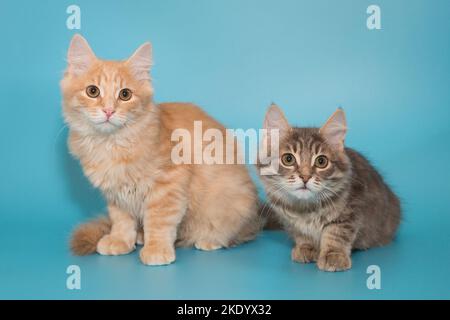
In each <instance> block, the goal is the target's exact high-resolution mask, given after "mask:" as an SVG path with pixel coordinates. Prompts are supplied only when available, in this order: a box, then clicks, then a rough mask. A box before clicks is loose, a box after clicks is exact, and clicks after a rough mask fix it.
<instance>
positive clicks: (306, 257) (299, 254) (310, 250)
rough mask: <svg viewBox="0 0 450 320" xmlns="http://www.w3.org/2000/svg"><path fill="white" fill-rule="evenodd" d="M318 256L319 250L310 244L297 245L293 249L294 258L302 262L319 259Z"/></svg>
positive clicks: (292, 255) (292, 256)
mask: <svg viewBox="0 0 450 320" xmlns="http://www.w3.org/2000/svg"><path fill="white" fill-rule="evenodd" d="M318 256H319V252H318V251H317V249H316V248H315V247H314V246H312V245H310V244H301V245H296V246H295V247H294V248H292V251H291V258H292V260H293V261H296V262H300V263H310V262H314V261H317V258H318Z"/></svg>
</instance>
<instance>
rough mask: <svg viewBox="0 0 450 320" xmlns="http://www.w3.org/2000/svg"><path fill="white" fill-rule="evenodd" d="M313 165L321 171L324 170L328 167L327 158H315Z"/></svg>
mask: <svg viewBox="0 0 450 320" xmlns="http://www.w3.org/2000/svg"><path fill="white" fill-rule="evenodd" d="M314 165H315V166H316V167H317V168H321V169H323V168H325V167H326V166H327V165H328V158H327V157H325V156H318V157H317V158H316V160H315V161H314Z"/></svg>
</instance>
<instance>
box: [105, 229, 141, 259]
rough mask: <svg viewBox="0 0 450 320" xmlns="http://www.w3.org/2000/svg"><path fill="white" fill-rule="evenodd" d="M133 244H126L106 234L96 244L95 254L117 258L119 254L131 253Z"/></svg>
mask: <svg viewBox="0 0 450 320" xmlns="http://www.w3.org/2000/svg"><path fill="white" fill-rule="evenodd" d="M134 248H135V246H134V244H130V243H127V242H126V241H124V240H122V239H120V238H118V237H116V236H112V235H110V234H107V235H105V236H103V238H101V239H100V241H99V242H98V243H97V252H98V253H100V254H102V255H107V256H117V255H120V254H127V253H130V252H131V251H133V250H134Z"/></svg>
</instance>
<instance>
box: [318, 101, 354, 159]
mask: <svg viewBox="0 0 450 320" xmlns="http://www.w3.org/2000/svg"><path fill="white" fill-rule="evenodd" d="M319 133H320V134H321V135H322V136H323V137H324V138H325V140H326V141H327V143H328V144H329V145H330V146H331V147H333V148H336V149H337V150H339V151H343V150H344V140H345V134H346V133H347V121H346V120H345V113H344V110H342V109H341V108H339V109H337V110H336V111H335V112H334V113H333V115H332V116H331V117H330V118H329V119H328V120H327V122H326V123H325V124H324V125H323V126H322V128H320V130H319Z"/></svg>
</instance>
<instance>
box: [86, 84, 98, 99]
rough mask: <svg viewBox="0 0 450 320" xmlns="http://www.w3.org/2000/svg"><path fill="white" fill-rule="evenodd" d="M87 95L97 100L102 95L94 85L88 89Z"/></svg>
mask: <svg viewBox="0 0 450 320" xmlns="http://www.w3.org/2000/svg"><path fill="white" fill-rule="evenodd" d="M86 94H87V95H88V96H89V97H91V98H97V97H98V95H99V94H100V89H99V88H98V87H96V86H94V85H91V86H88V87H87V88H86Z"/></svg>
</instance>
